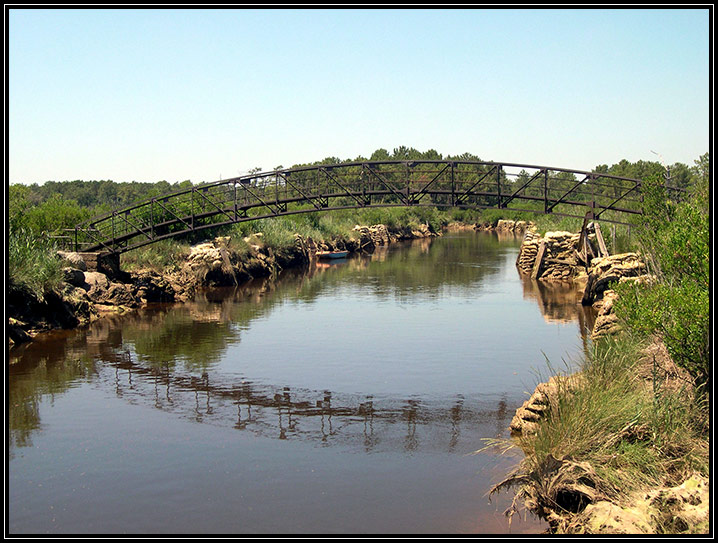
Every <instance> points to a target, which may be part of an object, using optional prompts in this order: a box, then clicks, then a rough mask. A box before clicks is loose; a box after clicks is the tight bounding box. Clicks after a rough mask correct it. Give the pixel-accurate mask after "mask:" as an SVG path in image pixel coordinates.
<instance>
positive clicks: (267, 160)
mask: <svg viewBox="0 0 718 543" xmlns="http://www.w3.org/2000/svg"><path fill="white" fill-rule="evenodd" d="M711 16H712V14H710V12H709V11H708V10H707V9H636V10H626V9H598V10H587V9H571V10H568V9H566V10H563V9H555V10H554V9H539V10H522V9H492V10H486V9H442V10H424V9H396V10H371V9H348V10H317V9H304V10H279V9H266V10H264V9H257V10H246V9H235V10H219V9H207V10H188V9H187V10H185V9H172V10H130V9H108V10H98V9H75V10H73V9H59V10H36V9H10V10H9V19H8V21H9V24H8V32H9V35H8V37H9V54H8V59H9V71H8V73H9V80H8V87H7V88H8V92H9V115H8V127H9V145H8V148H9V156H8V167H9V180H10V182H12V183H16V182H18V183H35V182H37V183H42V182H44V181H47V180H55V181H63V180H73V179H84V180H95V179H112V180H114V181H118V182H119V181H133V180H134V181H150V182H154V181H159V180H163V179H164V180H167V181H169V182H171V183H172V182H176V181H182V180H185V179H190V180H192V181H193V182H202V181H214V180H218V179H220V178H223V179H226V178H228V177H233V176H237V175H240V174H244V173H246V172H247V171H248V170H249V169H251V168H257V167H259V168H261V169H262V170H270V169H273V168H275V167H277V166H280V165H281V166H284V167H289V166H292V165H294V164H299V163H308V162H314V161H317V160H321V159H323V158H325V157H330V156H336V157H338V158H341V159H354V158H356V157H358V156H369V155H370V154H371V153H372V152H373V151H374V150H376V149H378V148H385V149H387V150H389V151H391V150H392V149H394V148H395V147H399V146H401V145H405V146H407V147H415V148H417V149H419V150H422V151H425V150H428V149H434V150H436V151H438V152H439V153H441V154H442V155H444V156H446V155H452V154H460V153H464V152H469V153H473V154H475V155H478V156H479V157H481V158H482V159H485V160H495V161H504V162H519V163H525V164H538V165H550V166H556V167H566V168H575V169H582V170H590V169H592V168H594V167H595V166H596V165H599V164H613V163H615V162H618V161H620V160H621V159H627V160H630V161H637V160H657V159H658V157H657V155H656V154H654V153H653V152H655V153H659V154H660V155H661V156H662V157H663V159H664V160H665V162H666V163H668V164H673V163H676V162H683V163H685V164H688V165H693V161H694V160H696V159H697V158H698V157H699V156H700V155H702V154H703V153H706V152H708V151H709V150H710V149H709V140H710V138H709V136H710V130H711V128H712V127H711V124H710V122H709V116H710V108H709V106H710V101H711V98H712V97H711V96H710V94H709V77H710V73H709V64H710V57H709V48H710V43H709V20H710V17H711ZM652 151H653V152H652Z"/></svg>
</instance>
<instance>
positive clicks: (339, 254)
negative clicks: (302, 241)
mask: <svg viewBox="0 0 718 543" xmlns="http://www.w3.org/2000/svg"><path fill="white" fill-rule="evenodd" d="M316 254H317V258H346V257H347V255H348V254H349V251H317V253H316Z"/></svg>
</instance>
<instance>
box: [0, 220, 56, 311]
mask: <svg viewBox="0 0 718 543" xmlns="http://www.w3.org/2000/svg"><path fill="white" fill-rule="evenodd" d="M62 279H63V275H62V261H61V260H60V259H59V258H58V257H57V249H56V247H55V246H54V244H52V243H51V242H49V241H46V240H44V239H43V238H41V237H38V236H36V235H34V234H32V233H29V232H28V231H26V230H24V229H22V228H20V229H16V230H14V231H12V232H11V233H10V235H9V236H8V283H9V288H10V289H16V290H17V289H27V290H29V291H30V292H32V293H33V294H34V295H35V296H36V297H38V298H40V299H42V297H43V296H44V295H45V293H47V292H49V291H51V290H55V289H57V288H59V285H60V283H61V282H62Z"/></svg>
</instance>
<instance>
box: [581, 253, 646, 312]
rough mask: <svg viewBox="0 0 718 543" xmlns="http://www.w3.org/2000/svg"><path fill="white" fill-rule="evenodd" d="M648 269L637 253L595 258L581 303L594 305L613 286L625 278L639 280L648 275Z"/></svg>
mask: <svg viewBox="0 0 718 543" xmlns="http://www.w3.org/2000/svg"><path fill="white" fill-rule="evenodd" d="M646 271H647V267H646V264H645V263H644V262H643V260H642V259H641V257H640V256H639V255H638V254H637V253H622V254H617V255H611V256H607V257H601V258H594V259H593V260H592V261H591V267H590V268H589V270H588V281H587V283H586V288H585V289H584V293H583V298H582V300H581V303H582V304H583V305H592V304H593V303H594V302H595V301H596V300H599V299H601V298H603V295H604V293H605V292H606V291H607V290H609V289H610V287H611V285H612V284H614V283H617V282H618V281H620V280H621V279H623V278H638V277H640V276H643V275H645V274H646Z"/></svg>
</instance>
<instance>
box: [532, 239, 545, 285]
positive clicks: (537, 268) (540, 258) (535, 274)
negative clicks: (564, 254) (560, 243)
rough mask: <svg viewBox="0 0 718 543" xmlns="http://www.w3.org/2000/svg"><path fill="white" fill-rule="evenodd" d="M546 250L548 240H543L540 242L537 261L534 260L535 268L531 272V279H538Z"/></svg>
mask: <svg viewBox="0 0 718 543" xmlns="http://www.w3.org/2000/svg"><path fill="white" fill-rule="evenodd" d="M545 252H546V242H545V241H544V240H541V243H540V244H539V249H538V253H537V254H536V261H535V262H534V269H533V271H532V272H531V279H536V278H537V277H538V275H539V272H540V271H541V264H543V257H544V253H545Z"/></svg>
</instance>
